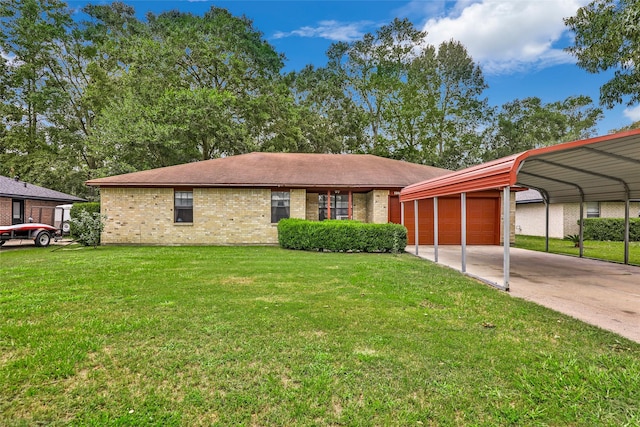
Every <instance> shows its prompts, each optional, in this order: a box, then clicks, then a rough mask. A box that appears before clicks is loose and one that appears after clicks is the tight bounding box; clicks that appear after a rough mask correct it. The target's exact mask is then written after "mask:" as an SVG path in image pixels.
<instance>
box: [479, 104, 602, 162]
mask: <svg viewBox="0 0 640 427" xmlns="http://www.w3.org/2000/svg"><path fill="white" fill-rule="evenodd" d="M601 117H602V111H601V110H600V109H599V108H596V107H594V106H593V103H592V101H591V98H589V97H587V96H577V97H568V98H567V99H565V100H564V101H557V102H552V103H549V104H544V103H542V101H541V99H540V98H537V97H533V98H525V99H522V100H520V99H516V100H515V101H511V102H508V103H506V104H504V105H503V106H502V108H501V110H500V111H499V112H498V113H497V115H496V118H495V122H494V124H493V126H491V127H489V128H488V129H487V130H486V132H485V137H484V141H485V143H484V147H483V149H484V151H483V153H482V157H483V159H484V160H485V161H488V160H493V159H496V158H499V157H504V156H508V155H511V154H515V153H519V152H522V151H526V150H530V149H533V148H539V147H545V146H549V145H554V144H558V143H561V142H567V141H573V140H578V139H582V138H588V137H590V136H593V135H594V133H595V126H596V124H597V122H598V120H599V119H600V118H601Z"/></svg>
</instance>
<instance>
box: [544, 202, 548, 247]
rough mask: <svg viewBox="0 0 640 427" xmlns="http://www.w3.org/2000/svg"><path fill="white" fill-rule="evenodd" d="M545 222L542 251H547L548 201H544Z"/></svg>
mask: <svg viewBox="0 0 640 427" xmlns="http://www.w3.org/2000/svg"><path fill="white" fill-rule="evenodd" d="M544 210H545V215H546V218H545V224H544V251H545V252H549V201H547V200H545V201H544Z"/></svg>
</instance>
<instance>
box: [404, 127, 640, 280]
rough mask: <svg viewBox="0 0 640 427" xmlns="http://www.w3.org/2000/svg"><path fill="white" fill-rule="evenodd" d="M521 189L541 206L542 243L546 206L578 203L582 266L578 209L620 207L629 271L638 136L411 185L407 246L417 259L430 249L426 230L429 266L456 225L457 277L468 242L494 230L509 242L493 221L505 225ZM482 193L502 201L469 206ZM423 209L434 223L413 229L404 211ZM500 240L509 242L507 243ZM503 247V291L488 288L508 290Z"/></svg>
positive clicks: (562, 148)
mask: <svg viewBox="0 0 640 427" xmlns="http://www.w3.org/2000/svg"><path fill="white" fill-rule="evenodd" d="M524 188H532V189H536V190H538V191H539V192H540V194H541V195H542V197H543V200H544V203H545V206H546V224H547V226H546V229H547V239H548V236H549V233H548V228H549V225H548V224H549V205H550V204H553V203H572V202H573V203H579V205H580V215H579V228H580V234H579V248H580V257H581V258H582V257H583V250H582V248H583V240H584V239H583V237H584V236H583V231H584V206H585V204H586V203H587V202H601V201H618V202H624V203H625V206H626V209H625V218H624V224H625V225H624V252H625V253H624V263H625V264H628V262H629V256H628V255H629V228H630V225H629V224H630V221H629V204H630V200H632V199H640V129H635V130H630V131H626V132H620V133H616V134H611V135H605V136H601V137H596V138H590V139H584V140H579V141H573V142H567V143H563V144H557V145H553V146H549V147H542V148H537V149H533V150H528V151H525V152H522V153H518V154H514V155H511V156H508V157H504V158H501V159H497V160H494V161H491V162H488V163H484V164H481V165H477V166H473V167H471V168H467V169H463V170H460V171H457V172H452V173H450V174H447V175H444V176H441V177H437V178H433V179H430V180H427V181H423V182H420V183H417V184H413V185H410V186H408V187H405V188H404V189H403V190H402V191H401V192H400V203H401V214H402V215H401V223H403V224H406V226H407V227H408V228H410V227H412V226H413V228H414V232H413V235H414V236H416V235H417V236H418V239H417V240H418V242H415V243H414V245H415V250H416V255H418V248H419V245H425V244H429V243H427V242H421V241H420V236H421V230H420V229H421V227H423V226H425V227H427V228H431V227H430V226H432V227H433V229H434V230H435V233H433V237H434V239H433V240H434V241H433V247H434V249H433V251H434V260H435V261H436V262H438V246H439V245H440V244H449V243H444V242H449V241H454V240H455V238H456V232H455V231H453V229H454V223H456V222H457V223H458V224H460V225H459V228H460V241H461V242H460V247H461V258H460V259H461V262H460V263H461V266H460V271H461V272H463V273H466V263H467V258H466V251H467V249H466V248H467V245H475V244H479V243H475V242H477V241H482V240H483V239H484V238H486V239H487V241H488V240H489V239H490V237H489V236H491V235H492V234H493V236H494V238H495V234H496V233H495V231H494V230H495V227H494V226H495V224H499V225H498V227H497V228H498V229H499V230H501V232H500V233H499V234H501V235H503V236H510V235H511V233H512V230H511V222H512V221H500V219H501V217H502V218H511V217H512V215H513V211H512V203H511V201H512V199H513V196H512V192H513V191H518V190H520V189H524ZM487 191H489V192H493V193H498V194H500V193H501V195H500V197H499V199H498V198H496V199H498V200H499V201H498V202H497V205H498V206H499V207H498V208H497V209H496V208H495V207H494V205H493V204H492V202H491V201H488V200H484V201H482V202H477V201H474V200H476V199H478V197H477V196H478V194H481V193H482V192H487ZM452 199H453V200H458V201H459V205H457V204H456V203H453V202H450V200H452ZM481 199H482V198H481ZM425 201H430V203H431V206H432V212H433V220H432V221H431V223H429V221H428V220H427V221H426V223H425V224H424V225H423V221H421V220H418V221H412V220H411V216H410V215H411V214H409V211H410V210H413V211H414V212H416V211H417V212H418V217H419V218H420V216H421V214H420V206H422V205H423V204H424V203H425ZM427 205H428V203H427ZM439 205H443V208H442V209H441V208H440V207H438V208H437V209H433V206H439ZM458 206H459V209H457V208H458ZM500 207H501V209H500ZM456 211H457V212H459V213H460V214H459V215H458V214H457V213H456ZM492 211H493V212H494V220H493V221H490V220H489V219H488V215H489V214H487V218H485V217H484V212H492ZM481 212H482V214H481ZM414 216H416V215H415V213H414ZM470 218H471V219H470ZM492 227H494V228H492ZM440 240H442V241H440ZM502 240H503V241H507V242H509V241H510V239H508V238H507V239H502ZM547 243H548V241H547ZM502 246H503V284H502V285H499V284H497V283H495V285H496V286H497V287H499V288H502V289H505V290H508V289H509V274H510V250H509V247H510V245H509V244H505V243H504V242H503V244H502ZM547 249H548V244H547Z"/></svg>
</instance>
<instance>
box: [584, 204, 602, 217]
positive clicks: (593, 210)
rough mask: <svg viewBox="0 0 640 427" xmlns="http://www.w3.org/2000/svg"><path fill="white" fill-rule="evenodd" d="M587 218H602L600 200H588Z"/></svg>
mask: <svg viewBox="0 0 640 427" xmlns="http://www.w3.org/2000/svg"><path fill="white" fill-rule="evenodd" d="M587 218H600V202H587Z"/></svg>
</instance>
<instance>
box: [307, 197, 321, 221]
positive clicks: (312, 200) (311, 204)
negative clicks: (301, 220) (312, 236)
mask: <svg viewBox="0 0 640 427" xmlns="http://www.w3.org/2000/svg"><path fill="white" fill-rule="evenodd" d="M318 209H319V203H318V193H307V212H306V214H305V219H306V220H307V221H317V220H318V218H319V217H320V215H319V212H318Z"/></svg>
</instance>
